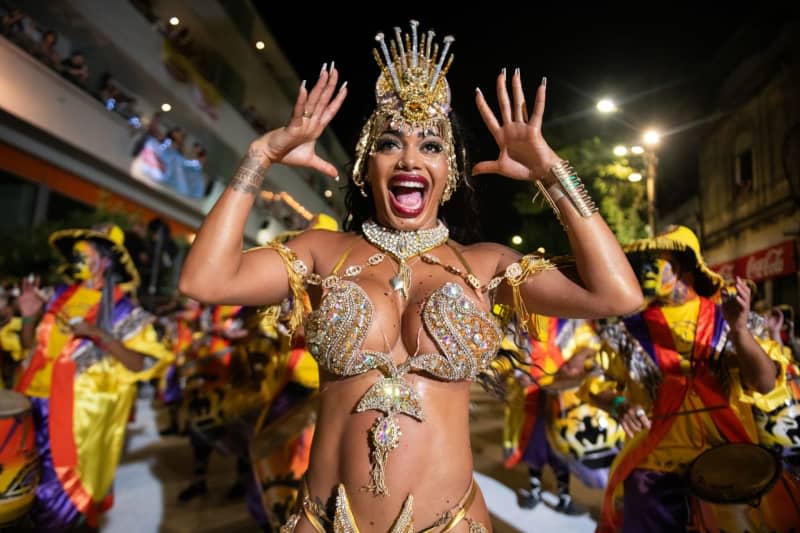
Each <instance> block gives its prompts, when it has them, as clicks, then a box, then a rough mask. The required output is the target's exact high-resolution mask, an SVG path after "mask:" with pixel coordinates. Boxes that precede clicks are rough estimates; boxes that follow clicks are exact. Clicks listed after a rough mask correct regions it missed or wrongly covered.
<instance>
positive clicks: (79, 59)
mask: <svg viewBox="0 0 800 533" xmlns="http://www.w3.org/2000/svg"><path fill="white" fill-rule="evenodd" d="M61 72H62V74H63V75H64V77H65V78H67V79H68V80H69V81H71V82H72V83H74V84H75V85H78V86H80V87H81V88H83V89H85V88H86V82H87V81H88V80H89V65H87V64H86V57H84V55H83V53H82V52H72V55H70V56H69V57H68V58H67V59H65V60H64V61H62V62H61Z"/></svg>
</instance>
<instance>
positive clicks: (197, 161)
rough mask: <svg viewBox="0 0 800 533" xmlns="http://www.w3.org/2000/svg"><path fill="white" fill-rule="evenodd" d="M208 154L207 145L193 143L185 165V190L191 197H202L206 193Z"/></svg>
mask: <svg viewBox="0 0 800 533" xmlns="http://www.w3.org/2000/svg"><path fill="white" fill-rule="evenodd" d="M206 162H207V155H206V149H205V147H204V146H203V145H202V144H200V143H199V142H196V143H194V144H193V145H192V150H191V153H190V155H189V157H188V158H187V159H186V161H185V162H184V165H183V167H184V168H183V179H184V190H183V191H181V192H183V193H184V194H186V195H187V196H189V197H191V198H202V197H203V196H204V195H205V191H206V183H207V182H208V177H207V176H206V173H205V167H206Z"/></svg>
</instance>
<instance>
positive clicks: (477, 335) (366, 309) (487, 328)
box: [306, 280, 502, 381]
mask: <svg viewBox="0 0 800 533" xmlns="http://www.w3.org/2000/svg"><path fill="white" fill-rule="evenodd" d="M373 315H374V308H373V306H372V302H370V300H369V297H368V296H367V294H366V293H365V292H364V290H363V289H362V288H361V287H359V286H358V285H357V284H356V283H354V282H352V281H349V280H339V281H338V283H336V284H335V285H334V286H333V287H331V288H330V289H329V290H328V292H327V293H326V294H325V297H324V299H323V301H322V304H321V305H320V307H319V309H317V310H315V311H314V312H312V313H311V314H310V315H309V316H308V319H307V320H306V333H307V342H308V346H309V351H310V352H311V354H312V355H313V356H314V358H315V359H316V360H317V362H318V363H319V364H320V365H321V366H323V367H324V368H325V369H326V370H328V371H329V372H331V373H333V374H336V375H339V376H353V375H356V374H361V373H363V372H366V371H368V370H371V369H379V370H382V371H383V373H384V374H386V375H396V374H397V373H398V371H397V369H395V366H394V363H392V361H391V359H390V358H389V356H388V354H385V353H381V352H375V351H363V350H362V349H361V346H362V344H363V342H364V339H365V338H366V336H367V331H368V330H369V328H370V326H371V324H372V319H373ZM422 316H423V323H424V324H425V329H426V330H427V331H428V333H429V334H430V335H431V337H432V338H433V339H434V341H435V342H436V345H437V346H438V347H439V349H440V350H441V351H442V353H441V354H422V355H417V356H413V357H412V358H411V360H410V365H411V367H412V368H414V369H417V370H422V371H425V372H428V373H430V374H432V375H434V376H436V377H437V378H439V379H443V380H447V381H461V380H472V379H475V377H476V376H477V375H478V374H479V373H480V372H481V371H483V370H484V369H486V368H487V366H488V364H489V362H490V360H491V358H492V357H493V356H494V354H495V353H496V352H497V350H498V348H499V346H500V341H501V340H502V335H501V331H500V327H499V324H498V321H497V319H496V318H495V317H494V316H493V315H491V314H489V313H486V312H485V311H483V310H482V309H480V308H479V307H478V306H477V305H476V304H475V303H474V302H473V301H472V300H471V299H470V298H468V297H467V295H466V293H465V292H464V289H463V287H462V286H461V285H459V284H457V283H453V282H449V283H445V284H444V285H442V286H441V287H440V288H439V289H437V290H436V291H434V292H433V294H431V296H430V297H429V298H428V300H427V301H426V302H425V305H424V307H423V313H422Z"/></svg>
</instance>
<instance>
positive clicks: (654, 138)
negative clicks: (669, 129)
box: [642, 130, 661, 237]
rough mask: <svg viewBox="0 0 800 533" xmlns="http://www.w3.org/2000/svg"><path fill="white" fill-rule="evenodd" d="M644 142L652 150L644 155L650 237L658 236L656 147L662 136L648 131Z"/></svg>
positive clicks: (656, 132) (653, 131)
mask: <svg viewBox="0 0 800 533" xmlns="http://www.w3.org/2000/svg"><path fill="white" fill-rule="evenodd" d="M642 141H643V142H644V144H645V145H646V146H648V147H649V148H650V149H649V150H646V151H645V153H644V156H645V163H646V164H647V170H646V172H647V182H646V185H645V187H646V190H647V225H648V226H649V230H648V232H649V234H650V237H653V236H655V234H656V167H657V166H658V156H656V152H655V147H656V146H657V145H658V143H659V142H660V141H661V134H660V133H659V132H658V131H656V130H647V131H646V132H645V133H644V136H643V137H642Z"/></svg>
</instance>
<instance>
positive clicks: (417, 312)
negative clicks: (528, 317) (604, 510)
mask: <svg viewBox="0 0 800 533" xmlns="http://www.w3.org/2000/svg"><path fill="white" fill-rule="evenodd" d="M395 34H396V39H392V42H390V43H388V46H387V43H386V41H385V40H384V36H383V34H378V35H377V36H376V40H377V41H378V42H379V46H380V49H381V53H378V52H377V51H376V53H375V58H376V60H377V61H378V64H379V66H380V68H381V74H380V77H379V79H378V82H377V85H376V100H377V105H376V107H375V110H374V111H373V113H372V115H371V116H370V118H369V120H368V121H367V123H366V124H365V125H364V128H363V130H362V133H361V137H360V139H359V142H358V145H357V147H356V161H355V165H354V170H353V175H352V177H351V181H350V193H351V194H350V196H349V198H350V202H349V204H350V205H349V207H350V213H349V214H350V215H351V216H352V219H350V222H351V229H352V231H349V232H341V233H333V232H329V231H308V232H305V233H302V234H301V235H299V236H298V237H296V238H295V239H293V240H291V241H289V242H288V243H286V245H281V244H278V243H274V244H270V245H267V246H265V247H262V248H257V249H254V250H249V251H247V252H242V250H241V246H242V236H243V232H244V227H245V221H246V219H247V213H248V210H249V209H250V208H251V206H252V205H253V201H254V200H255V197H256V195H257V194H258V192H259V189H260V186H261V182H262V180H263V178H264V175H265V174H266V173H267V171H268V170H269V167H270V166H272V165H273V164H275V163H282V164H284V165H292V166H297V167H308V168H311V169H314V170H317V171H319V172H322V173H323V174H326V175H328V176H331V177H335V176H336V174H337V172H336V168H335V167H334V166H333V165H332V164H330V163H328V162H326V161H323V160H322V159H321V158H319V157H318V156H317V155H316V154H315V151H314V148H315V143H316V141H317V139H318V138H319V137H320V135H321V134H322V132H323V130H324V128H325V127H326V126H327V125H328V123H329V122H330V121H331V119H332V118H333V116H334V115H335V114H336V112H337V111H338V110H339V108H340V106H341V105H342V102H343V100H344V98H345V95H346V93H347V91H346V84H342V86H341V87H339V89H338V91H337V90H336V87H337V83H338V79H339V73H338V72H337V70H336V69H335V68H333V64H331V68H330V69H328V68H326V66H325V65H323V68H322V71H321V73H320V77H319V80H318V81H317V83H316V84H315V85H314V87H313V88H312V89H311V91H310V92H309V91H308V90H307V89H306V87H305V83H303V84H301V86H300V90H299V93H298V96H297V100H296V102H295V106H294V110H293V113H292V116H291V118H290V119H289V123H288V124H287V125H286V126H284V127H281V128H278V129H275V130H273V131H270V132H268V133H267V134H265V135H264V136H263V137H261V138H259V139H256V140H255V141H254V142H253V143H252V144H251V145H250V148H249V150H248V153H247V156H246V157H245V159H244V161H243V162H242V164H241V167H240V168H239V170H238V171H237V173H236V174H235V175H234V177H233V179H232V180H231V182H230V185H229V187H228V189H227V190H226V191H225V192H224V194H223V195H222V196H221V197H220V199H219V201H218V202H217V204H216V205H215V207H214V209H213V210H212V211H211V213H209V215H208V217H207V219H206V220H205V222H204V224H203V227H202V228H201V229H200V231H199V233H198V236H197V239H196V240H195V242H194V245H193V246H192V250H191V253H190V254H189V256H188V258H187V261H186V264H185V266H184V269H183V273H182V275H181V282H180V289H181V291H183V292H184V293H185V294H187V295H189V296H191V297H193V298H197V299H198V300H202V301H205V302H212V303H229V304H234V303H235V304H242V305H263V304H273V303H275V302H279V301H281V300H282V299H284V298H286V297H287V296H289V295H291V294H293V295H295V300H294V301H295V302H302V301H303V300H302V299H301V297H302V293H303V291H305V290H308V292H309V294H310V296H311V302H312V307H313V309H314V310H313V312H311V313H310V314H308V315H306V314H305V310H304V309H303V308H302V306H300V305H297V306H296V308H295V310H294V311H295V313H294V316H293V318H292V324H293V325H294V326H297V325H299V324H300V323H301V322H303V321H304V327H305V333H306V340H307V342H308V346H309V349H310V351H311V353H312V354H313V355H314V357H315V358H316V359H317V361H318V362H319V366H320V373H321V376H320V377H321V388H320V404H319V412H318V418H317V426H316V433H315V435H314V442H313V446H312V451H311V460H310V466H309V469H308V472H307V475H306V479H305V486H304V488H303V494H302V497H301V498H300V501H299V506H298V509H297V510H296V514H294V515H293V516H292V518H291V519H290V520H289V523H288V524H287V525H286V526H284V529H285V530H287V531H292V530H294V531H297V532H313V531H319V532H322V531H337V532H338V531H348V532H349V531H382V532H384V531H392V532H410V531H415V530H419V529H422V530H424V531H469V532H470V533H477V532H482V531H488V529H489V513H488V511H487V509H486V504H485V503H484V501H483V498H482V496H481V494H480V491H479V490H478V489H477V487H476V485H475V483H474V481H473V479H472V453H471V449H470V434H469V423H468V422H469V418H468V404H469V390H470V381H471V380H473V379H475V377H476V376H477V375H478V374H479V373H480V372H482V371H483V370H485V369H486V368H487V366H488V364H489V362H490V361H491V359H492V358H493V356H494V355H495V353H496V351H497V349H498V346H499V343H500V340H501V332H500V330H499V329H498V320H497V319H496V318H495V317H494V316H493V315H492V314H491V310H492V307H493V304H503V303H505V304H508V305H511V306H514V307H515V308H516V309H518V310H519V312H520V313H521V314H523V315H524V314H525V313H527V312H528V310H529V311H530V312H536V313H543V314H546V315H551V316H561V317H604V316H612V315H621V314H626V313H629V312H632V311H634V310H635V309H637V308H638V307H639V305H640V304H641V302H642V295H641V292H640V290H639V287H638V284H637V281H636V277H635V275H634V274H633V272H632V271H631V270H630V267H629V266H628V262H627V261H626V259H625V256H624V255H623V253H622V250H621V249H620V247H619V245H618V244H617V241H616V240H615V238H614V236H613V234H612V233H611V231H609V229H608V227H607V226H606V224H605V222H604V221H603V219H602V218H601V217H600V215H599V214H598V213H597V212H596V211H597V209H596V208H595V206H594V203H593V202H592V200H591V198H589V197H588V195H587V194H586V193H585V190H584V189H583V186H582V185H581V183H580V180H579V178H578V177H577V176H575V175H574V173H573V172H572V169H571V167H570V166H569V164H568V163H567V162H566V161H562V160H561V159H560V158H559V157H558V156H557V155H556V154H555V152H553V150H551V149H550V147H549V146H548V145H547V143H546V142H545V140H544V138H543V137H542V135H541V131H540V130H541V124H542V113H543V112H544V100H545V82H544V80H542V83H541V85H539V87H538V88H537V90H536V97H535V101H534V105H533V110H532V112H531V113H530V116H528V110H527V108H526V107H527V106H526V103H525V98H524V95H523V91H522V81H521V78H520V74H519V71H516V72H515V73H514V76H513V77H512V79H511V88H512V91H511V93H512V96H511V97H509V93H508V90H507V80H506V74H505V69H503V71H502V72H501V74H500V75H499V76H498V78H497V96H498V99H499V107H500V117H499V119H498V118H497V117H496V116H495V115H494V113H493V112H492V111H491V109H490V108H489V105H488V104H487V102H486V100H485V99H484V97H483V95H482V93H481V92H480V91H477V94H476V101H477V105H478V109H479V110H480V113H481V115H482V117H483V119H484V121H485V122H486V125H487V127H488V128H489V130H490V132H491V133H492V135H493V137H494V139H495V140H496V142H497V144H498V147H499V149H500V154H499V156H498V158H497V159H496V160H495V161H486V162H483V163H479V164H478V165H476V166H475V168H474V169H473V170H472V173H473V174H480V173H493V174H500V175H503V176H506V177H508V178H512V179H517V180H527V181H531V182H535V183H537V186H538V187H539V189H540V190H541V191H544V192H547V197H548V198H549V199H550V200H551V201H552V202H551V205H552V206H553V207H554V210H556V213H557V215H558V216H559V217H560V220H561V222H562V223H563V225H564V227H565V228H567V229H566V231H567V233H568V235H569V240H570V243H571V246H572V251H573V253H574V256H575V260H576V265H577V276H576V277H575V278H576V279H574V280H573V279H570V278H568V277H567V276H565V275H564V274H563V273H561V272H560V271H559V270H557V269H555V268H554V267H553V266H552V265H551V264H549V263H548V262H547V261H545V260H544V259H542V258H540V257H536V256H533V255H526V256H523V257H520V256H519V254H517V253H516V252H514V251H513V250H510V249H508V248H506V247H504V246H501V245H498V244H494V243H479V244H473V245H470V246H464V245H461V244H459V243H457V242H455V241H453V240H452V239H450V238H449V230H448V226H447V225H446V224H445V223H444V222H442V221H440V218H439V217H440V212H439V208H440V205H442V204H444V203H445V202H447V201H448V199H450V197H451V196H452V195H453V193H454V192H456V189H458V187H459V186H460V185H461V184H462V183H463V182H465V181H466V179H467V173H468V169H467V168H466V162H465V153H464V150H463V148H462V147H461V146H460V145H459V144H457V142H456V141H454V132H453V126H452V121H451V117H450V89H449V86H448V84H447V81H446V79H445V75H446V73H447V70H448V68H449V66H450V62H446V60H447V59H448V50H449V48H450V44H451V43H452V41H453V38H452V37H450V36H448V37H445V38H444V40H443V43H444V44H443V47H442V50H441V53H439V52H440V50H439V46H438V44H434V43H433V42H432V41H433V36H434V34H433V32H432V31H430V32H427V33H426V34H421V35H418V33H417V23H416V22H415V21H412V23H411V34H410V35H408V34H407V35H405V36H403V35H401V31H400V29H399V28H396V29H395ZM450 60H452V57H450ZM450 229H451V230H452V229H454V228H450Z"/></svg>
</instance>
